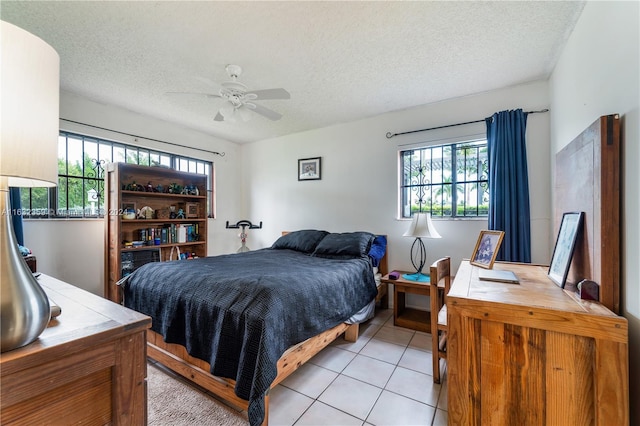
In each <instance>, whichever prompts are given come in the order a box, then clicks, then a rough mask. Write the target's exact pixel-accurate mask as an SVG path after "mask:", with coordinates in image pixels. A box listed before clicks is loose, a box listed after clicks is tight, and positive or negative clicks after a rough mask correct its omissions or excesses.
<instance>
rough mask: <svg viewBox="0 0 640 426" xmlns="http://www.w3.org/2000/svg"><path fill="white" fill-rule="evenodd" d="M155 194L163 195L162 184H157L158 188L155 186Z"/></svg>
mask: <svg viewBox="0 0 640 426" xmlns="http://www.w3.org/2000/svg"><path fill="white" fill-rule="evenodd" d="M156 192H160V193H164V186H163V185H162V184H158V186H156Z"/></svg>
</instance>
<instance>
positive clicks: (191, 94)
mask: <svg viewBox="0 0 640 426" xmlns="http://www.w3.org/2000/svg"><path fill="white" fill-rule="evenodd" d="M165 95H178V96H182V95H185V96H201V97H206V98H221V97H222V96H220V95H216V94H214V93H198V92H165Z"/></svg>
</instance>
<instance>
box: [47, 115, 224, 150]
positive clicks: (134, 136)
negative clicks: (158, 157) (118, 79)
mask: <svg viewBox="0 0 640 426" xmlns="http://www.w3.org/2000/svg"><path fill="white" fill-rule="evenodd" d="M60 120H62V121H68V122H69V123H75V124H80V125H82V126H89V127H93V128H94V129H100V130H106V131H108V132H114V133H119V134H121V135H126V136H131V137H132V138H140V139H146V140H148V141H154V142H160V143H164V144H167V145H173V146H179V147H181V148H188V149H194V150H196V151H202V152H208V153H209V154H214V155H219V156H220V157H224V156H225V153H224V152H218V151H209V150H207V149H202V148H194V147H192V146H187V145H180V144H179V143H174V142H167V141H161V140H159V139H153V138H148V137H146V136H138V135H132V134H131V133H125V132H120V131H118V130H112V129H107V128H106V127H100V126H94V125H93V124H87V123H81V122H79V121H73V120H68V119H66V118H62V117H60Z"/></svg>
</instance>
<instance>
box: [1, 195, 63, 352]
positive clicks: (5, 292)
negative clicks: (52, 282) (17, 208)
mask: <svg viewBox="0 0 640 426" xmlns="http://www.w3.org/2000/svg"><path fill="white" fill-rule="evenodd" d="M10 207H11V206H10V201H9V192H8V190H7V189H6V188H2V189H0V279H1V280H2V281H1V282H0V284H1V287H2V288H1V292H0V304H1V307H0V314H1V317H2V318H1V321H2V322H1V323H0V326H1V333H2V334H0V339H1V340H2V342H1V347H0V352H7V351H10V350H13V349H16V348H19V347H22V346H25V345H28V344H29V343H31V342H33V341H34V340H36V339H37V338H38V336H39V335H40V334H42V332H43V331H44V329H45V328H46V327H47V324H48V322H49V319H50V318H51V308H50V306H49V298H48V297H47V294H46V293H45V292H44V290H43V289H42V287H40V284H38V281H37V280H36V279H35V278H34V276H33V274H32V273H31V270H30V269H29V267H28V266H27V262H25V260H24V258H23V256H22V254H21V253H20V250H19V249H18V242H17V240H16V235H15V233H14V231H13V225H12V223H11V215H10V212H11V208H10Z"/></svg>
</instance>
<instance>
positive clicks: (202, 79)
mask: <svg viewBox="0 0 640 426" xmlns="http://www.w3.org/2000/svg"><path fill="white" fill-rule="evenodd" d="M194 78H195V79H196V80H198V81H200V82H201V83H204V84H206V85H207V86H209V87H212V88H214V89H215V90H216V92H217V91H219V90H220V89H221V88H222V86H221V85H220V83H216V82H215V81H213V80H211V79H209V78H206V77H199V76H196V77H194Z"/></svg>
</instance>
